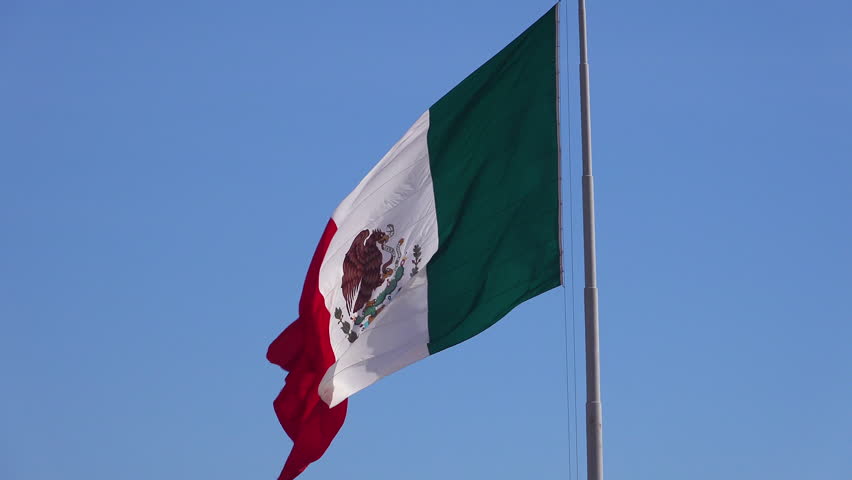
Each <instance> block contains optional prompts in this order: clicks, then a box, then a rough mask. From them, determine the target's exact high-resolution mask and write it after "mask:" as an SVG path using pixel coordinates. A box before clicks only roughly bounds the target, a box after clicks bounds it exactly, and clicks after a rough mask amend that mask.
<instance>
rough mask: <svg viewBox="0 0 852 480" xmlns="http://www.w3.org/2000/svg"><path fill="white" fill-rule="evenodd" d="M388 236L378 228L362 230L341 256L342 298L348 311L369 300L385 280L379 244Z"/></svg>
mask: <svg viewBox="0 0 852 480" xmlns="http://www.w3.org/2000/svg"><path fill="white" fill-rule="evenodd" d="M389 238H390V237H389V236H388V234H387V233H385V232H383V231H381V230H373V231H372V232H370V231H369V230H362V231H361V233H359V234H358V235H357V236H356V237H355V240H353V241H352V246H350V247H349V251H348V252H346V256H345V257H343V282H342V285H341V288H342V290H343V298H344V299H345V300H346V309H347V310H348V311H349V313H350V314H352V313H355V312H357V311H359V310H361V308H363V307H364V305H366V304H367V302H368V301H369V300H370V296H371V295H372V294H373V290H375V289H376V288H378V287H379V286H381V284H382V282H383V281H384V277H383V276H382V274H383V273H384V272H383V271H384V269H385V266H386V265H382V249H381V247H382V246H384V244H385V243H387V241H388V239H389Z"/></svg>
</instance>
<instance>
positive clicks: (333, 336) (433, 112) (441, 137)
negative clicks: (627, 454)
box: [267, 7, 562, 480]
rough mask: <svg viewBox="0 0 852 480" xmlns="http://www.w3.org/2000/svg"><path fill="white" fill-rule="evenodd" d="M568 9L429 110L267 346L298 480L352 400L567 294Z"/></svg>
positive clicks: (374, 177) (351, 203)
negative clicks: (564, 90)
mask: <svg viewBox="0 0 852 480" xmlns="http://www.w3.org/2000/svg"><path fill="white" fill-rule="evenodd" d="M556 21H557V18H556V7H553V8H552V9H551V10H550V11H548V12H547V13H546V14H545V15H544V16H543V17H541V18H540V19H539V20H538V21H536V22H535V23H534V24H533V25H532V26H531V27H530V28H528V29H527V30H526V31H525V32H523V33H522V34H521V35H520V36H519V37H518V38H516V39H515V40H514V41H512V42H511V43H510V44H509V45H508V46H506V47H505V48H504V49H503V50H501V51H500V52H499V53H498V54H497V55H495V56H494V57H493V58H491V59H490V60H489V61H488V62H486V63H485V64H484V65H482V66H481V67H480V68H479V69H477V70H476V71H475V72H473V74H471V75H470V76H469V77H467V78H466V79H464V81H462V82H461V83H460V84H458V85H457V86H456V87H455V88H453V89H452V90H451V91H450V92H449V93H447V94H446V95H445V96H444V97H443V98H441V99H440V100H438V102H436V103H435V104H434V105H432V107H431V108H429V110H427V111H426V112H425V113H423V114H422V115H421V116H420V117H419V118H418V119H417V121H415V122H414V124H413V125H412V126H411V127H410V128H409V129H408V131H407V132H406V133H405V135H403V136H402V138H401V139H400V140H399V141H398V142H397V143H396V144H395V145H394V146H393V147H392V148H391V149H390V151H389V152H388V153H387V154H386V155H385V156H384V157H383V158H382V159H381V161H379V163H378V164H377V165H376V166H375V167H374V168H373V169H372V170H371V171H370V172H369V173H368V174H367V176H366V177H365V178H364V179H363V180H362V181H361V183H359V184H358V186H357V187H356V188H355V190H353V191H352V193H350V194H349V196H347V197H346V198H345V199H344V200H343V202H342V203H340V205H339V206H338V207H337V209H336V210H335V211H334V213H333V215H332V217H331V219H330V221H329V222H328V225H327V226H326V228H325V231H324V232H323V234H322V237H321V238H320V242H319V245H318V246H317V249H316V252H315V253H314V257H313V260H312V261H311V264H310V267H309V268H308V274H307V277H306V279H305V285H304V289H303V291H302V297H301V301H300V303H299V318H298V319H297V320H296V321H295V322H293V323H292V324H291V325H290V326H288V327H287V328H286V329H285V330H284V332H283V333H282V334H281V335H280V336H279V337H278V338H277V339H275V341H274V342H273V343H272V344H271V345H270V347H269V351H268V354H267V357H268V359H269V361H270V362H272V363H275V364H277V365H280V366H281V367H282V368H284V369H285V370H287V371H288V372H289V373H288V374H287V379H286V383H285V386H284V388H283V390H281V393H280V395H279V396H278V398H276V400H275V402H274V407H275V412H276V414H277V416H278V419H279V421H280V422H281V425H282V426H283V427H284V430H285V431H286V432H287V434H288V435H289V436H290V438H291V439H292V440H293V450H292V452H291V453H290V456H289V458H288V459H287V462H286V464H285V466H284V469H283V471H282V473H281V477H280V478H281V479H285V480H287V479H292V478H294V477H295V476H297V475H298V474H299V473H301V472H302V471H303V470H304V469H305V467H307V465H308V464H309V463H311V462H313V461H315V460H317V459H318V458H319V457H320V456H321V455H322V454H323V453H324V452H325V450H326V449H327V448H328V446H329V444H330V443H331V441H332V439H333V438H334V436H335V435H336V434H337V431H338V430H339V429H340V427H341V426H342V424H343V421H344V418H345V416H346V405H347V400H346V399H347V398H348V397H350V396H351V395H353V394H354V393H356V392H358V391H360V390H362V389H363V388H365V387H367V386H369V385H370V384H372V383H374V382H375V381H377V380H379V379H380V378H382V377H384V376H387V375H390V374H391V373H393V372H395V371H397V370H399V369H401V368H402V367H405V366H406V365H410V364H411V363H413V362H416V361H418V360H421V359H423V358H426V357H428V356H429V355H433V354H435V353H437V352H440V351H441V350H444V349H446V348H449V347H452V346H453V345H456V344H458V343H460V342H463V341H465V340H467V339H469V338H471V337H473V336H474V335H477V334H478V333H480V332H482V331H483V330H485V329H487V328H488V327H490V326H491V325H493V324H494V323H496V322H497V321H498V320H500V319H501V318H502V317H503V316H505V315H506V314H507V313H509V311H510V310H512V309H513V308H514V307H515V306H517V305H518V304H520V303H522V302H524V301H526V300H528V299H530V298H532V297H534V296H536V295H539V294H541V293H543V292H545V291H547V290H550V289H552V288H554V287H556V286H558V285H560V284H561V279H562V276H561V246H560V243H561V242H560V225H559V215H560V199H559V181H560V179H559V175H560V171H559V145H558V132H557V129H558V118H557V117H558V106H557V102H558V97H557V49H556V39H557V37H556V34H557V28H556Z"/></svg>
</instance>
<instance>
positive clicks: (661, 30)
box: [0, 0, 852, 480]
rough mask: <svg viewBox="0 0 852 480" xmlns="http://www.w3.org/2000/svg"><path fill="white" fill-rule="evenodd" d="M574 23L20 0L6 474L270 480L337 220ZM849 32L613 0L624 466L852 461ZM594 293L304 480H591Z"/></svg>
mask: <svg viewBox="0 0 852 480" xmlns="http://www.w3.org/2000/svg"><path fill="white" fill-rule="evenodd" d="M549 6H550V2H548V1H537V0H536V1H526V2H518V1H515V2H506V1H500V0H491V1H488V2H486V1H479V0H469V1H464V2H458V1H450V0H436V1H432V2H398V1H397V2H390V1H371V2H334V1H332V2H273V1H257V2H221V1H206V2H165V1H150V2H141V3H140V2H135V3H131V2H121V3H119V2H106V1H100V2H96V1H87V2H73V3H72V2H48V1H27V2H22V1H5V2H3V3H2V5H0V325H2V335H0V378H2V379H3V394H2V395H1V396H0V477H2V478H9V479H15V480H37V479H45V478H62V479H87V480H100V479H128V480H135V479H151V478H205V479H234V478H274V477H275V475H277V473H278V471H279V469H280V467H281V465H282V464H283V461H284V458H285V456H286V454H287V452H288V451H289V448H290V442H289V441H288V440H287V438H286V436H285V435H284V433H283V431H282V430H281V429H280V427H279V425H278V424H277V421H276V419H275V416H274V413H273V411H272V406H271V402H272V400H273V398H274V397H275V395H276V394H277V391H278V389H279V388H280V386H281V383H282V380H283V378H282V374H281V372H280V371H279V370H278V369H277V367H274V366H272V365H269V364H267V363H266V361H265V358H264V355H265V351H266V347H267V345H268V343H269V342H270V341H271V340H272V339H273V338H274V337H275V336H276V335H277V333H278V332H279V331H280V330H281V329H282V328H283V327H284V326H285V325H286V324H287V323H289V322H290V321H292V319H294V318H295V316H296V306H297V299H298V296H299V293H300V290H301V286H302V281H303V279H304V273H305V270H306V268H307V264H308V261H309V260H310V255H311V253H312V252H313V249H314V247H315V245H316V242H317V240H318V239H319V235H320V233H321V231H322V228H323V226H324V225H325V223H326V221H327V218H328V216H329V215H330V214H331V212H332V210H333V209H334V207H335V206H336V205H337V203H338V202H339V201H340V200H341V199H342V198H343V197H344V196H345V195H346V194H347V193H348V192H349V191H350V190H351V189H352V188H353V187H354V186H355V185H356V184H357V182H358V181H359V180H360V178H361V177H362V176H363V175H364V174H365V173H366V172H367V171H368V170H369V169H370V167H371V166H372V165H373V164H374V163H375V162H376V161H378V159H379V158H380V157H381V155H382V154H383V153H384V152H385V151H386V150H387V149H388V148H389V147H390V146H391V145H392V144H393V143H394V142H395V141H396V140H397V138H398V137H399V136H400V135H401V134H402V133H403V132H404V131H405V130H406V129H407V127H408V126H409V125H410V124H411V123H412V122H413V121H414V120H415V119H417V117H418V116H419V115H420V114H421V113H422V112H423V111H424V110H425V109H426V108H428V107H429V105H431V104H432V103H433V102H434V101H435V100H437V99H438V98H440V96H441V95H443V94H444V93H445V92H446V91H447V90H448V89H450V88H451V87H452V86H453V85H455V84H456V83H458V82H459V81H460V80H461V79H462V78H464V77H465V76H466V75H467V74H468V73H470V72H471V71H472V70H473V69H474V68H476V67H477V66H478V65H480V64H481V63H482V62H484V61H485V60H487V59H488V58H489V57H490V56H491V55H493V54H494V53H496V52H497V51H498V50H499V49H500V48H501V47H502V46H503V45H505V44H506V43H508V42H509V41H510V40H511V39H512V38H514V37H515V36H516V35H517V34H518V33H520V32H521V31H522V30H523V29H524V28H525V27H526V26H527V25H529V24H530V23H531V22H533V21H534V20H535V19H536V18H538V16H539V15H540V14H542V13H543V12H544V11H545V10H546V9H547V8H548V7H549ZM567 11H568V13H569V14H570V17H569V18H567V19H566V18H564V16H563V20H568V22H566V23H567V31H566V29H563V31H562V34H563V35H567V39H566V38H565V37H563V40H564V42H563V44H564V47H565V49H564V52H565V58H563V61H564V62H567V64H566V65H563V67H564V68H563V74H564V77H565V79H566V82H565V83H563V94H566V93H569V95H566V97H568V98H567V99H566V100H570V106H569V102H567V101H566V102H565V103H564V104H563V113H564V117H563V126H564V132H563V134H564V135H565V136H564V137H563V144H566V143H568V144H569V146H570V149H569V148H566V158H565V161H566V164H567V163H568V160H569V159H568V155H567V154H568V153H569V151H570V157H571V162H573V163H572V164H571V165H570V169H571V171H572V172H573V173H575V174H576V173H577V167H578V160H579V144H578V143H577V138H578V136H577V133H578V132H577V126H578V123H577V110H578V109H577V96H576V93H577V92H576V91H577V88H576V65H575V64H576V61H577V54H576V51H577V50H576V48H577V42H576V38H575V37H576V28H575V24H574V17H573V15H574V12H575V8H574V5H573V4H569V5H568V10H567ZM562 13H563V14H564V13H565V10H563V11H562ZM850 18H852V4H850V3H849V2H847V1H842V0H816V1H814V2H809V3H807V4H804V3H802V2H793V1H787V0H780V1H775V2H769V1H754V2H682V1H674V0H659V1H655V2H627V1H615V2H594V1H590V4H589V23H590V35H591V38H590V48H591V52H590V53H591V63H592V97H593V98H592V102H593V119H594V153H595V175H596V187H597V196H598V197H597V199H598V210H597V215H598V224H597V226H598V232H597V233H598V254H599V259H598V262H599V263H598V265H599V286H600V300H601V322H602V323H601V350H602V356H603V360H602V387H603V400H604V444H605V452H604V456H605V475H606V476H607V478H639V479H643V478H653V479H655V480H665V479H671V480H681V479H683V478H690V479H693V480H704V479H707V480H711V479H712V480H716V479H718V478H726V479H752V478H773V479H776V480H784V479H791V480H792V479H796V480H799V479H802V478H822V479H848V477H849V473H850V472H852V455H850V451H852V409H850V405H852V381H850V371H852V349H851V348H850V341H852V321H850V320H852V315H850V299H852V249H850V245H852V221H850V206H852V189H850V183H852V162H850V160H852V135H850V132H852V89H850V85H852V61H850V59H852V29H850V28H849V19H850ZM569 119H570V122H568V120H569ZM569 123H570V125H569ZM569 127H570V130H569ZM569 133H570V142H568V141H567V139H568V138H569ZM566 169H568V166H567V165H566ZM577 185H578V182H577V177H576V175H575V177H574V178H573V179H572V180H571V181H570V182H569V183H566V195H567V196H566V200H568V198H573V199H574V214H575V215H574V217H573V221H572V219H571V217H568V216H567V214H568V213H569V212H567V211H566V212H565V213H566V220H565V224H566V226H569V225H572V223H573V225H574V227H575V229H574V230H573V235H574V236H573V238H572V240H574V241H573V242H572V249H573V251H574V252H575V255H576V258H575V262H576V263H575V265H574V270H575V273H577V274H579V273H580V265H581V262H580V253H581V245H580V243H579V239H580V232H579V229H578V228H577V227H578V226H579V217H578V216H577V215H578V214H579V203H577V202H578V199H579V196H578V192H577V190H576V188H575V187H576V186H577ZM566 210H567V209H566ZM568 233H569V232H566V237H570V235H568ZM576 278H578V279H580V281H581V278H582V277H581V276H577V277H576ZM576 287H577V286H575V287H572V288H573V289H574V291H575V293H578V292H579V290H578V289H577V288H576ZM571 291H572V290H571V289H569V290H566V291H562V290H554V291H552V292H549V293H547V294H545V295H543V296H541V297H539V298H537V299H534V300H533V301H530V302H528V303H526V304H524V305H522V306H520V307H519V308H517V309H516V310H515V311H513V312H512V313H511V314H510V315H509V316H508V317H506V318H505V319H504V320H503V321H502V322H500V323H499V324H498V325H497V326H496V327H494V328H492V329H490V330H489V331H487V332H485V333H484V334H482V335H480V336H478V337H476V338H474V339H473V340H471V341H469V342H467V343H465V344H463V345H461V346H459V347H456V348H454V349H451V350H448V351H446V352H443V353H441V354H439V355H437V356H435V357H432V358H429V359H427V360H425V361H423V362H420V363H418V364H415V365H413V366H411V367H409V368H407V369H406V370H404V371H402V372H400V373H398V374H395V375H393V376H391V377H389V378H387V379H384V380H382V381H381V382H379V383H377V384H376V385H374V386H372V387H370V388H369V389H367V390H365V391H364V392H361V393H359V394H358V395H356V396H355V397H354V398H353V399H352V401H351V403H350V410H349V412H350V413H349V416H348V419H347V423H346V425H344V427H343V429H342V430H341V432H340V434H339V436H338V438H337V439H336V441H335V442H334V444H333V445H332V447H331V448H330V450H329V451H328V452H327V454H326V456H325V457H324V458H323V459H322V460H321V461H320V462H318V463H316V464H314V465H313V466H311V467H310V468H309V469H308V470H307V471H306V472H305V474H304V475H303V477H302V478H304V479H306V480H310V479H322V478H334V477H346V478H371V479H375V480H379V479H398V478H406V479H409V480H417V479H433V478H436V477H437V478H490V479H517V478H573V475H574V473H573V472H574V471H575V466H576V465H575V464H574V458H573V453H572V452H573V447H574V445H573V444H571V445H570V446H569V438H570V439H572V440H571V441H572V442H573V437H574V424H573V421H574V418H573V413H571V412H572V410H571V409H569V408H568V407H567V406H566V393H565V392H566V372H565V368H566V367H565V361H564V356H565V345H564V340H563V328H564V325H565V324H564V322H565V318H566V317H567V319H568V328H569V331H570V330H571V318H572V314H571V313H572V311H574V312H575V315H576V321H577V325H576V340H577V347H578V350H577V360H578V361H579V362H582V357H583V355H582V350H581V347H582V345H581V344H580V339H581V338H582V320H581V319H582V311H581V308H580V306H579V305H575V306H574V307H573V308H572V307H570V306H569V307H568V309H567V311H566V310H565V309H564V308H565V307H564V306H563V305H564V304H563V301H564V298H565V297H566V296H567V298H568V301H569V303H570V301H571ZM576 298H577V301H578V302H579V301H580V299H581V296H580V295H577V297H576ZM570 355H571V353H570V348H569V356H570ZM576 367H577V372H578V374H581V373H582V371H583V370H582V368H583V366H582V363H579V364H577V365H576ZM573 371H574V366H573V365H572V366H570V368H569V374H568V377H569V381H568V389H569V390H570V391H571V394H570V395H569V398H570V399H571V401H572V402H573V398H574V392H573V390H574V386H573V379H572V378H571V377H572V375H573ZM582 386H583V382H582V377H580V378H578V387H579V388H580V391H579V393H578V398H579V399H580V401H581V402H582V399H583V398H584V397H583V395H584V393H583V391H582ZM579 418H580V419H581V423H582V418H583V411H582V403H581V405H580V410H579ZM569 420H570V430H569ZM569 431H570V432H571V433H570V434H569ZM580 437H581V438H582V431H581V432H580ZM580 447H581V448H580V451H579V453H580V455H579V456H580V459H581V463H582V458H583V451H584V450H583V445H582V442H581V445H580ZM578 471H579V473H580V475H581V476H582V475H583V474H584V464H583V465H580V466H579V469H578ZM569 474H570V475H569Z"/></svg>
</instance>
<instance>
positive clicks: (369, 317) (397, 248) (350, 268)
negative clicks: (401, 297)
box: [334, 224, 422, 343]
mask: <svg viewBox="0 0 852 480" xmlns="http://www.w3.org/2000/svg"><path fill="white" fill-rule="evenodd" d="M393 236H394V226H393V225H392V224H389V225H387V228H386V230H385V231H383V230H379V229H373V230H370V229H364V230H361V232H359V233H358V235H356V236H355V239H353V240H352V244H351V245H350V246H349V250H348V251H347V252H346V255H345V256H344V257H343V278H342V280H341V284H340V288H341V291H342V292H341V293H343V301H344V304H345V307H346V312H347V316H348V318H347V319H344V318H343V309H341V308H340V307H337V308H335V310H334V318H336V319H337V323H338V325H339V326H340V328H341V330H343V333H344V334H345V335H346V336H347V339H348V340H349V342H350V343H354V342H355V340H357V339H358V336H359V334H360V333H362V332H363V331H364V330H366V329H367V327H368V326H369V325H370V324H372V323H373V322H375V320H376V317H377V316H378V315H379V313H381V311H382V310H384V309H385V307H386V306H387V304H389V303H390V301H391V299H392V297H393V295H395V294H396V293H398V292H400V291H401V290H402V287H401V286H400V285H399V282H400V280H401V279H402V278H403V275H404V274H405V263H406V261H407V260H408V258H407V254H406V255H403V252H402V248H403V244H404V243H405V239H404V238H400V239H399V240H397V241H396V244H395V245H393V246H390V245H389V243H390V240H391V238H392V237H393ZM385 254H389V255H388V257H387V259H385ZM421 256H422V249H421V248H420V245H415V246H414V249H413V258H412V262H411V263H412V265H413V268H412V270H411V272H410V274H409V275H410V276H411V277H414V276H415V275H417V272H418V271H419V264H420V260H421ZM382 286H384V288H383V289H382V290H381V292H380V293H379V294H378V295H376V296H374V295H373V294H374V293H375V292H376V290H377V289H378V288H380V287H382Z"/></svg>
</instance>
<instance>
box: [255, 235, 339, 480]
mask: <svg viewBox="0 0 852 480" xmlns="http://www.w3.org/2000/svg"><path fill="white" fill-rule="evenodd" d="M336 232H337V225H335V224H334V221H333V220H329V221H328V225H326V227H325V231H324V232H323V234H322V238H320V242H319V245H317V249H316V252H314V258H313V260H311V265H310V267H309V268H308V274H307V277H306V278H305V286H304V289H303V290H302V299H301V301H299V318H297V319H296V321H295V322H293V323H291V324H290V326H288V327H287V328H286V329H285V330H284V331H283V332H282V333H281V335H279V336H278V338H276V339H275V341H273V342H272V344H271V345H270V346H269V351H268V352H267V353H266V358H267V359H268V360H269V361H270V362H272V363H274V364H276V365H279V366H280V367H281V368H283V369H284V370H287V372H289V373H287V379H286V381H285V384H284V388H283V389H281V393H280V394H278V398H276V399H275V401H274V402H273V406H274V407H275V414H276V415H278V421H279V422H281V426H282V427H284V431H285V432H287V435H288V436H289V437H290V438H291V439H292V440H293V450H291V451H290V456H289V457H287V462H286V463H285V464H284V469H283V470H282V471H281V475H280V476H279V477H278V479H279V480H292V479H293V478H296V476H298V475H299V474H300V473H302V471H304V470H305V468H306V467H307V466H308V465H309V464H311V463H312V462H315V461H316V460H318V459H319V458H320V457H321V456H322V454H323V453H325V451H326V449H327V448H328V446H329V445H330V444H331V441H332V440H333V439H334V436H335V435H337V431H338V430H340V427H341V426H342V425H343V420H344V419H345V418H346V404H347V402H346V401H344V402H343V403H341V404H340V405H338V406H336V407H334V408H331V409H330V408H328V405H326V403H325V402H323V401H322V400H321V399H320V397H319V394H318V393H317V389H318V388H319V383H320V380H321V379H322V377H323V375H324V374H325V372H326V370H328V367H330V366H331V365H332V364H333V363H334V352H333V351H332V350H331V342H330V341H329V338H328V324H329V320H330V319H331V314H330V313H329V311H328V310H327V309H326V308H325V301H324V299H323V297H322V295H321V294H320V291H319V269H320V265H322V261H323V258H325V254H326V251H327V250H328V245H329V243H331V238H332V237H334V234H335V233H336Z"/></svg>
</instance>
